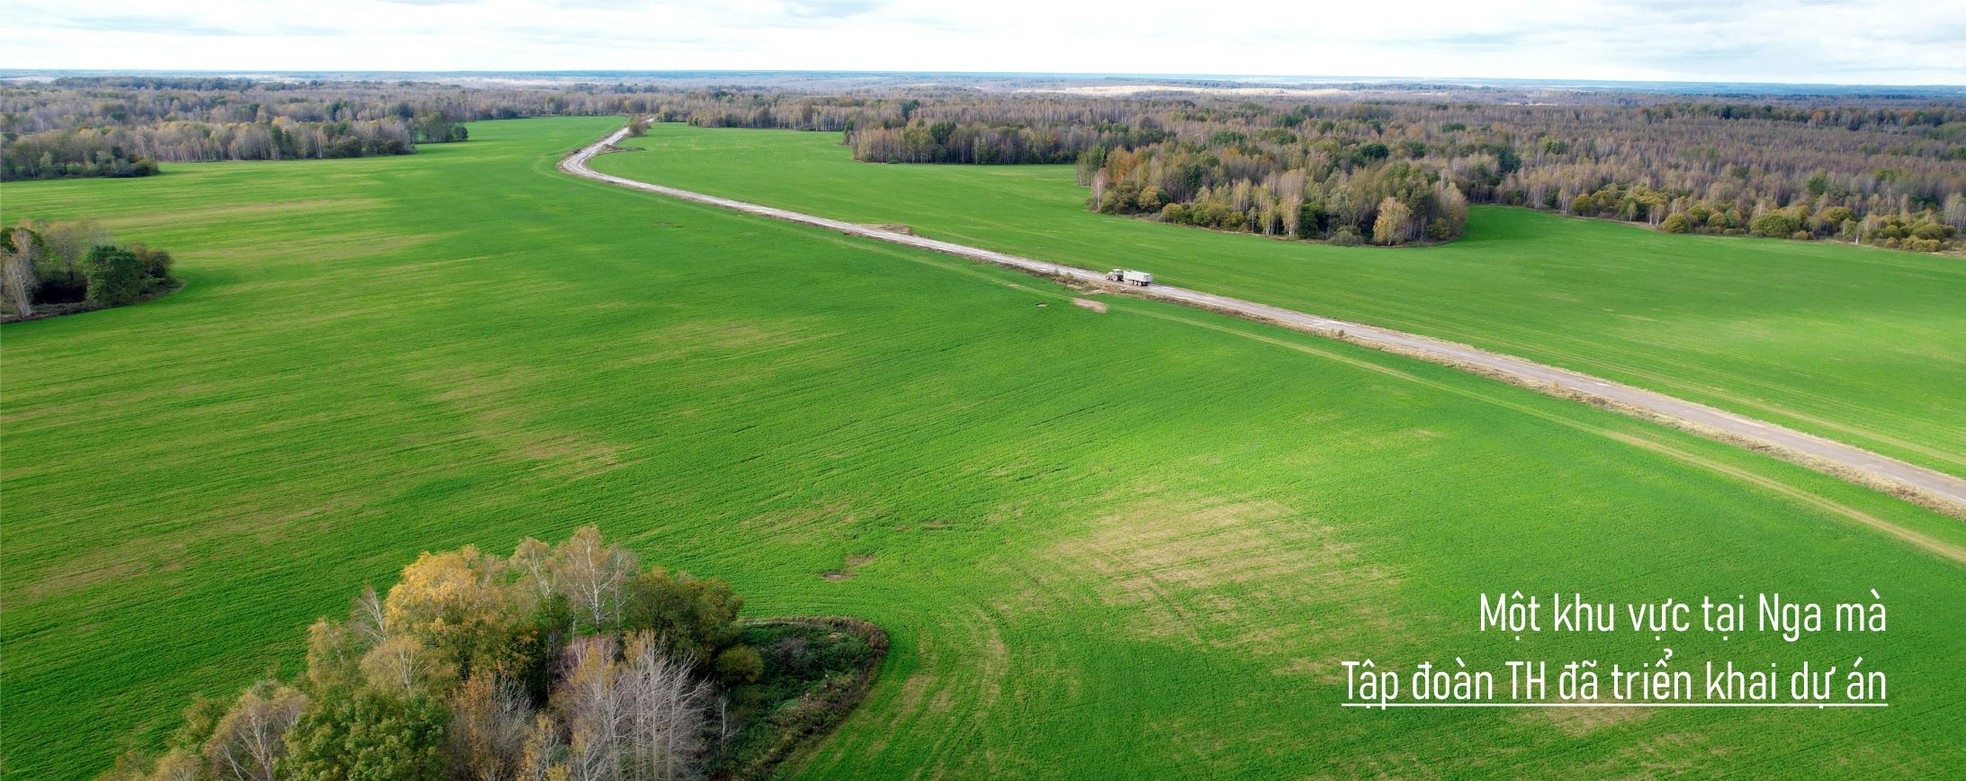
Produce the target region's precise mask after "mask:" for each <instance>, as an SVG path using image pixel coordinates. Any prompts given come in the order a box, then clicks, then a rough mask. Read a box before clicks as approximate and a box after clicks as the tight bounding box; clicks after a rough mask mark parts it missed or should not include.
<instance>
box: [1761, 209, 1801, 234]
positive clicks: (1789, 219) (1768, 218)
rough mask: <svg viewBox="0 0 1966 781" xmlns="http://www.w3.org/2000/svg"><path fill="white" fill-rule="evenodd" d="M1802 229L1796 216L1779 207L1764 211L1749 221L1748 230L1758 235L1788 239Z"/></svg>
mask: <svg viewBox="0 0 1966 781" xmlns="http://www.w3.org/2000/svg"><path fill="white" fill-rule="evenodd" d="M1801 229H1802V225H1801V223H1800V222H1799V221H1798V220H1796V219H1795V217H1793V216H1791V215H1789V214H1788V213H1787V212H1783V211H1781V210H1778V209H1770V210H1768V211H1765V212H1762V213H1761V214H1758V215H1755V218H1754V219H1752V220H1749V221H1748V230H1750V231H1753V232H1754V234H1755V235H1757V236H1768V237H1771V238H1777V239H1786V238H1788V237H1789V236H1791V235H1793V234H1794V233H1795V232H1796V231H1798V230H1801Z"/></svg>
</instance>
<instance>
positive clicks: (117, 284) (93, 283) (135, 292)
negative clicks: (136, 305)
mask: <svg viewBox="0 0 1966 781" xmlns="http://www.w3.org/2000/svg"><path fill="white" fill-rule="evenodd" d="M82 275H83V278H84V279H86V280H87V281H88V286H89V288H88V289H89V301H90V302H92V303H94V304H97V305H99V306H123V305H124V304H128V303H131V302H133V301H136V300H137V299H138V298H141V297H143V293H144V290H145V287H146V286H145V285H144V270H143V261H140V260H138V259H137V256H136V254H135V253H132V252H130V251H129V250H126V249H119V248H117V247H112V246H108V245H101V246H97V247H95V248H94V249H91V250H89V255H88V258H87V259H86V260H84V261H83V265H82Z"/></svg>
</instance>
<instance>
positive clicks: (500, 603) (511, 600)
mask: <svg viewBox="0 0 1966 781" xmlns="http://www.w3.org/2000/svg"><path fill="white" fill-rule="evenodd" d="M525 597H526V592H525V591H524V590H522V589H519V588H515V587H512V586H511V585H509V578H508V577H507V570H506V560H505V559H504V558H502V557H498V556H489V555H485V554H482V553H480V552H479V551H478V549H477V548H476V547H474V546H470V545H466V546H464V547H463V548H461V549H459V550H455V551H447V552H444V553H427V552H426V553H424V554H423V555H421V556H418V557H417V560H416V563H414V564H411V565H410V566H408V567H405V568H403V579H402V580H401V581H400V582H398V583H397V584H396V585H395V587H393V588H391V589H389V598H388V599H387V600H385V601H384V603H383V615H384V620H385V626H386V627H387V631H388V632H389V633H390V634H392V635H397V636H399V637H397V638H393V639H392V640H390V641H385V642H384V643H383V644H382V645H379V646H377V650H378V651H380V650H382V649H383V648H384V647H385V646H387V647H390V648H391V649H392V650H393V651H395V652H405V651H411V650H412V649H410V648H409V647H408V645H409V644H408V643H407V642H406V641H409V640H414V641H416V642H415V645H416V646H417V648H415V649H413V650H414V652H415V653H416V654H417V655H418V657H419V658H420V659H421V660H422V661H423V662H424V663H427V664H428V665H429V668H428V669H427V670H426V671H424V672H421V673H419V674H422V675H428V676H431V678H430V679H431V680H436V681H461V680H467V679H469V678H470V677H471V676H472V675H474V674H477V673H478V672H479V671H480V670H499V671H505V672H508V673H510V672H516V671H517V670H519V669H521V668H523V667H525V666H527V665H528V663H529V660H528V659H525V658H522V657H521V656H519V655H518V654H519V652H520V649H521V648H522V647H523V644H522V643H520V642H519V640H520V638H521V635H523V634H524V633H525V632H526V631H527V629H528V627H527V625H526V622H525V619H526V618H527V616H528V614H529V613H530V610H529V609H528V607H529V606H528V605H527V604H526V599H525ZM392 669H398V670H400V669H401V667H400V665H398V666H397V667H395V668H392Z"/></svg>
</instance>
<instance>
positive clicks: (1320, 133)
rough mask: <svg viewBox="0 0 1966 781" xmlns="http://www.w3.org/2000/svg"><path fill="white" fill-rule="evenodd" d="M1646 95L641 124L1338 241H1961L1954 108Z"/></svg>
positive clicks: (1106, 207)
mask: <svg viewBox="0 0 1966 781" xmlns="http://www.w3.org/2000/svg"><path fill="white" fill-rule="evenodd" d="M1838 100H1840V101H1844V100H1849V99H1838ZM1657 101H1658V102H1656V103H1647V102H1645V101H1644V100H1642V99H1640V98H1638V97H1634V98H1632V99H1630V100H1629V101H1626V102H1622V103H1603V102H1585V101H1580V102H1578V103H1576V104H1574V105H1570V104H1565V105H1529V104H1522V103H1514V102H1500V101H1494V100H1488V101H1485V102H1484V101H1479V100H1458V101H1453V102H1439V101H1422V100H1412V99H1407V100H1372V101H1361V102H1343V101H1330V100H1325V101H1306V100H1292V99H1284V98H1262V99H1255V100H1251V99H1242V98H1238V99H1235V100H1228V99H1220V98H1208V97H1203V96H1194V95H1182V96H1173V95H1161V96H1143V97H1137V98H1079V97H1060V96H1037V95H1015V96H1003V95H960V94H951V95H939V96H933V97H925V98H920V99H915V98H905V99H889V100H865V99H861V100H843V99H835V98H813V97H802V98H787V97H781V96H771V95H751V96H739V95H726V96H723V97H721V98H720V99H718V100H717V101H715V102H711V105H707V106H706V105H704V103H706V101H705V100H704V99H703V98H702V97H697V98H695V99H694V100H691V101H682V102H679V103H678V104H676V105H673V106H670V107H668V108H666V109H665V110H664V111H663V112H662V113H660V114H658V115H656V118H658V119H662V120H673V121H688V122H691V123H693V124H698V125H705V126H713V127H789V128H797V129H805V130H821V131H830V130H840V131H842V132H843V133H844V143H845V144H846V145H848V146H849V147H850V148H851V149H852V150H853V154H854V157H855V158H856V159H859V160H864V161H869V162H884V163H970V164H991V163H1073V164H1075V165H1077V167H1078V172H1079V182H1080V184H1082V185H1085V186H1087V187H1088V188H1090V195H1089V197H1088V199H1087V202H1088V208H1090V209H1093V210H1095V211H1100V212H1105V213H1110V214H1140V215H1146V216H1149V217H1151V218H1154V219H1160V220H1164V221H1168V222H1174V223H1181V224H1189V225H1199V226H1204V227H1209V228H1215V229H1219V230H1231V231H1246V232H1251V233H1258V234H1264V235H1273V236H1291V237H1296V238H1302V239H1324V240H1329V241H1333V242H1335V243H1342V244H1350V243H1363V242H1367V241H1369V242H1373V243H1378V244H1402V243H1408V242H1413V241H1425V240H1447V239H1452V238H1454V237H1457V236H1459V235H1460V233H1461V230H1462V227H1463V225H1464V223H1465V221H1466V215H1467V210H1466V204H1468V203H1470V202H1473V203H1496V204H1506V205H1512V206H1524V207H1529V208H1534V209H1543V210H1548V211H1555V212H1560V213H1565V214H1573V215H1578V216H1585V217H1600V218H1607V219H1616V220H1622V221H1626V222H1636V223H1643V224H1646V225H1649V226H1652V227H1655V228H1658V229H1660V230H1665V231H1668V232H1679V233H1714V234H1725V235H1757V236H1769V237H1778V238H1798V239H1807V238H1820V239H1840V240H1845V241H1852V242H1860V243H1866V244H1873V245H1877V246H1885V247H1892V248H1900V249H1908V250H1917V251H1926V252H1932V251H1938V250H1941V249H1959V248H1960V247H1961V246H1962V244H1961V239H1960V232H1961V230H1966V106H1960V105H1932V104H1930V103H1929V102H1920V101H1911V102H1905V101H1897V100H1891V99H1880V103H1881V104H1884V105H1856V104H1849V103H1843V102H1837V101H1829V100H1827V99H1825V102H1823V103H1821V104H1815V103H1811V102H1810V101H1809V100H1808V99H1806V98H1784V99H1782V104H1783V105H1779V106H1778V105H1775V104H1773V103H1753V104H1743V103H1729V102H1725V101H1713V102H1687V101H1686V100H1684V98H1683V97H1674V98H1672V99H1671V100H1670V101H1668V100H1667V99H1666V98H1665V97H1663V96H1662V97H1659V98H1657ZM719 103H721V104H722V105H717V104H719Z"/></svg>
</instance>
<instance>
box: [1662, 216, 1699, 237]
mask: <svg viewBox="0 0 1966 781" xmlns="http://www.w3.org/2000/svg"><path fill="white" fill-rule="evenodd" d="M1692 229H1693V226H1692V223H1690V222H1689V221H1687V219H1686V214H1685V213H1684V212H1673V213H1672V214H1668V215H1666V219H1665V221H1664V222H1661V223H1659V230H1662V231H1665V232H1666V233H1686V232H1688V231H1690V230H1692Z"/></svg>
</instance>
